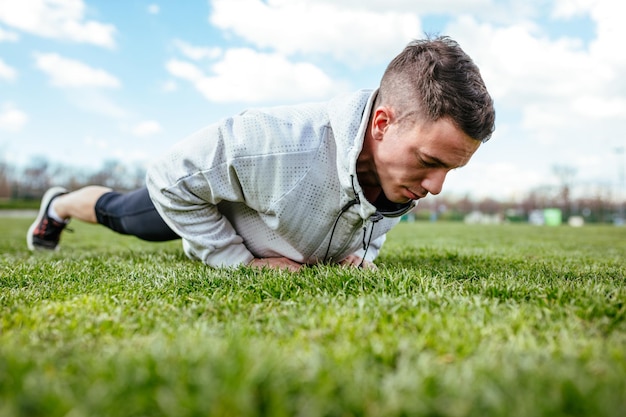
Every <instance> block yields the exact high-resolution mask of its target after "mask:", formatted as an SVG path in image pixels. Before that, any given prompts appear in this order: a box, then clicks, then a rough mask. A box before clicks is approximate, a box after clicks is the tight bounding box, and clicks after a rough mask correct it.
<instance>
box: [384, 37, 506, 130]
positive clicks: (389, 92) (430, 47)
mask: <svg viewBox="0 0 626 417" xmlns="http://www.w3.org/2000/svg"><path fill="white" fill-rule="evenodd" d="M380 104H384V105H389V106H391V107H392V108H394V110H396V111H397V112H399V115H400V117H402V118H404V117H405V116H407V115H414V116H417V117H419V118H422V119H425V120H427V121H433V122H434V121H437V120H439V119H441V118H445V117H449V118H450V119H451V120H452V122H453V123H455V125H456V126H458V127H459V128H460V129H461V130H462V131H463V132H464V133H465V134H467V135H468V136H470V137H471V138H473V139H476V140H480V141H482V142H486V141H487V140H489V138H490V137H491V134H492V133H493V131H494V129H495V110H494V107H493V100H492V99H491V96H490V95H489V92H488V91H487V87H486V86H485V83H484V81H483V79H482V77H481V75H480V71H479V69H478V67H477V66H476V64H474V62H473V61H472V59H471V58H470V57H469V56H468V55H467V54H466V53H465V52H464V51H463V50H462V49H461V47H460V46H459V44H458V43H457V42H456V41H454V40H452V39H451V38H449V37H447V36H438V37H435V38H430V37H428V38H426V39H422V40H415V41H412V42H410V43H409V44H408V45H407V46H406V47H405V48H404V50H403V51H402V52H401V53H400V54H399V55H398V56H396V57H395V58H394V59H393V60H392V61H391V62H390V63H389V65H388V66H387V69H386V70H385V73H384V74H383V77H382V80H381V83H380V89H379V92H378V98H377V100H376V105H377V106H378V105H380Z"/></svg>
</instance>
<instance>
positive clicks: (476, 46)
mask: <svg viewBox="0 0 626 417" xmlns="http://www.w3.org/2000/svg"><path fill="white" fill-rule="evenodd" d="M618 7H619V5H618V4H616V2H614V1H611V0H560V1H559V0H552V1H550V0H541V1H540V0H531V1H528V0H502V1H501V0H358V1H357V0H266V1H262V0H188V1H185V2H180V1H174V0H162V1H141V0H127V1H123V2H122V1H109V0H20V1H14V0H0V199H1V200H2V201H11V200H29V199H32V200H36V199H38V198H39V197H40V196H41V194H43V192H44V191H45V189H47V188H48V187H49V186H50V185H57V184H60V185H65V186H66V187H70V188H75V187H78V186H81V185H84V184H89V183H98V184H105V185H110V186H114V187H116V188H120V189H131V188H134V187H136V186H137V185H140V184H141V183H142V181H143V175H144V172H145V168H146V166H147V164H149V162H150V160H151V159H152V158H153V157H155V156H157V155H159V154H161V153H163V152H165V151H166V150H167V149H168V148H169V147H170V146H171V145H172V144H173V143H175V142H177V141H178V140H180V139H182V138H184V137H186V136H188V135H189V134H191V133H193V132H194V131H196V130H198V129H200V128H201V127H203V126H205V125H207V124H210V123H212V122H214V121H217V120H218V119H220V118H222V117H226V116H230V115H232V114H235V113H238V112H240V111H242V110H244V109H246V108H249V107H258V106H270V105H276V104H289V103H297V102H306V101H320V100H327V99H329V98H332V97H333V96H336V95H338V94H341V93H344V92H349V91H353V90H357V89H362V88H376V87H377V85H378V82H379V80H380V77H381V75H382V73H383V71H384V68H385V66H386V64H387V63H388V62H389V61H390V60H391V59H392V58H393V57H394V56H395V55H396V54H397V53H399V52H400V51H401V50H402V49H403V47H404V46H405V45H406V43H407V42H409V41H410V40H412V39H415V38H422V37H424V34H426V33H427V34H432V35H449V36H451V37H452V38H454V39H455V40H457V41H458V42H459V43H460V44H461V46H462V47H463V48H464V49H465V51H466V52H467V53H468V54H469V55H470V56H471V57H472V58H473V59H474V61H475V62H476V63H477V64H478V66H479V67H480V68H481V72H482V74H483V77H484V79H485V82H486V84H487V86H488V88H489V90H490V91H491V94H492V96H493V98H494V100H495V104H496V111H497V121H496V123H497V127H496V132H495V133H494V135H493V138H492V139H491V140H490V141H489V142H487V143H486V144H484V145H482V146H481V149H479V151H478V152H477V153H476V155H475V156H474V158H473V160H472V162H471V163H470V164H469V165H468V166H467V167H464V168H462V169H460V170H456V171H453V172H451V173H450V174H449V176H448V179H447V182H446V185H445V186H444V191H443V193H442V194H441V195H440V196H437V197H429V198H427V199H426V200H424V201H423V202H421V203H420V209H419V210H418V212H416V213H415V214H416V217H418V218H419V217H420V216H422V217H427V218H429V219H431V220H434V219H441V218H446V217H448V218H450V217H454V218H460V217H463V218H464V219H466V220H467V219H469V220H468V221H480V222H491V221H493V222H496V221H512V220H514V219H523V220H524V221H536V222H544V223H545V222H546V221H548V223H550V222H551V221H552V220H550V219H553V218H556V217H555V216H554V215H553V214H550V212H549V210H550V209H558V210H559V212H560V213H561V214H560V216H561V217H560V218H561V220H562V221H569V219H570V217H574V218H577V219H582V220H584V221H586V222H612V223H614V224H623V219H624V198H625V197H624V196H625V194H626V185H625V180H624V177H625V174H624V165H625V163H626V155H625V152H624V149H625V147H626V139H625V137H624V132H625V131H626V77H623V74H625V73H626V54H624V53H622V52H620V51H621V50H622V49H623V45H622V43H623V40H624V39H626V25H624V24H623V23H622V17H621V15H620V13H618V11H617V10H615V9H616V8H618ZM546 210H548V211H546ZM470 214H471V216H469V215H470ZM551 216H552V217H551ZM577 221H578V220H577Z"/></svg>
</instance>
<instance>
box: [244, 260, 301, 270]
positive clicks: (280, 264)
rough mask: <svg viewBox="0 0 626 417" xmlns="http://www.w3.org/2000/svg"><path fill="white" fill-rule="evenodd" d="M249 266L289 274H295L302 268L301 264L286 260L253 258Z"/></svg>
mask: <svg viewBox="0 0 626 417" xmlns="http://www.w3.org/2000/svg"><path fill="white" fill-rule="evenodd" d="M249 265H250V266H254V267H257V268H263V267H265V268H272V269H283V270H287V271H290V272H297V271H299V270H300V268H302V265H301V264H299V263H298V262H295V261H292V260H291V259H288V258H254V259H253V260H252V262H250V264H249Z"/></svg>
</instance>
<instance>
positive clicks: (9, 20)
mask: <svg viewBox="0 0 626 417" xmlns="http://www.w3.org/2000/svg"><path fill="white" fill-rule="evenodd" d="M85 9H86V7H85V4H84V3H83V1H82V0H19V1H15V0H0V22H2V23H4V24H5V25H7V26H10V27H12V28H14V29H17V30H21V31H24V32H27V33H32V34H34V35H38V36H43V37H46V38H54V39H66V40H70V41H74V42H80V43H89V44H93V45H98V46H103V47H107V48H112V47H114V46H115V40H114V38H113V36H114V34H115V26H113V25H111V24H104V23H100V22H97V21H94V20H85Z"/></svg>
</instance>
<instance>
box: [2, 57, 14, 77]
mask: <svg viewBox="0 0 626 417" xmlns="http://www.w3.org/2000/svg"><path fill="white" fill-rule="evenodd" d="M16 78H17V71H16V70H15V68H13V67H11V66H9V65H8V64H6V63H5V62H4V61H3V60H2V58H0V79H4V80H7V81H13V80H15V79H16Z"/></svg>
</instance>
